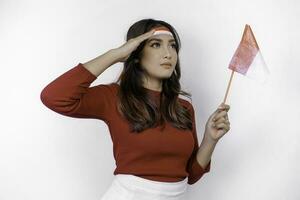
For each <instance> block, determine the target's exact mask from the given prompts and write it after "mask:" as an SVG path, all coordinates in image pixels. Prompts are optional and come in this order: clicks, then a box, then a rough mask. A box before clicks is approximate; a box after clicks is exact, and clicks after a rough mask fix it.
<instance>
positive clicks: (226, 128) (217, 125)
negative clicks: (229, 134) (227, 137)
mask: <svg viewBox="0 0 300 200" xmlns="http://www.w3.org/2000/svg"><path fill="white" fill-rule="evenodd" d="M215 128H217V129H225V130H227V131H228V130H229V129H230V126H228V125H227V124H224V123H221V124H216V125H215Z"/></svg>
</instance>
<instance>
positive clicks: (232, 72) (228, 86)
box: [223, 70, 234, 104]
mask: <svg viewBox="0 0 300 200" xmlns="http://www.w3.org/2000/svg"><path fill="white" fill-rule="evenodd" d="M233 74H234V70H231V76H230V80H229V83H228V85H227V89H226V94H225V97H224V100H223V103H224V104H225V102H226V99H227V95H228V91H229V88H230V85H231V81H232V78H233Z"/></svg>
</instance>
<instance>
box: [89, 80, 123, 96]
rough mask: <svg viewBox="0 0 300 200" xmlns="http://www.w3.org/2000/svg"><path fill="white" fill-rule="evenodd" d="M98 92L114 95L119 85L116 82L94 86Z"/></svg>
mask: <svg viewBox="0 0 300 200" xmlns="http://www.w3.org/2000/svg"><path fill="white" fill-rule="evenodd" d="M95 87H96V88H97V89H98V90H101V91H102V92H106V93H111V94H115V93H116V92H117V91H118V88H119V84H117V83H116V82H111V83H106V84H99V85H97V86H95Z"/></svg>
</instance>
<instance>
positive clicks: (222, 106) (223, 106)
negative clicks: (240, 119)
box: [218, 103, 230, 110]
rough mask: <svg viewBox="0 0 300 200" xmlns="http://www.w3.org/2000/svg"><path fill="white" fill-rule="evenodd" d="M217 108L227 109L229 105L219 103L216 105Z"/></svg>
mask: <svg viewBox="0 0 300 200" xmlns="http://www.w3.org/2000/svg"><path fill="white" fill-rule="evenodd" d="M218 109H219V110H229V109H230V106H229V105H228V104H224V103H221V104H220V105H219V107H218Z"/></svg>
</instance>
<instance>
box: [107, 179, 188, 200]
mask: <svg viewBox="0 0 300 200" xmlns="http://www.w3.org/2000/svg"><path fill="white" fill-rule="evenodd" d="M186 189H187V177H186V178H185V179H184V180H182V181H179V182H160V181H153V180H148V179H144V178H141V177H138V176H134V175H131V174H116V175H115V176H114V180H113V182H112V184H111V185H110V187H109V188H108V190H107V191H106V192H105V193H104V195H103V196H102V197H101V200H183V199H184V195H185V191H186Z"/></svg>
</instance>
